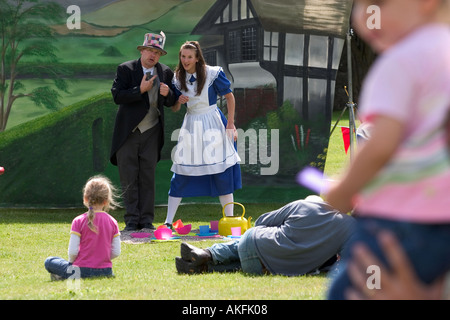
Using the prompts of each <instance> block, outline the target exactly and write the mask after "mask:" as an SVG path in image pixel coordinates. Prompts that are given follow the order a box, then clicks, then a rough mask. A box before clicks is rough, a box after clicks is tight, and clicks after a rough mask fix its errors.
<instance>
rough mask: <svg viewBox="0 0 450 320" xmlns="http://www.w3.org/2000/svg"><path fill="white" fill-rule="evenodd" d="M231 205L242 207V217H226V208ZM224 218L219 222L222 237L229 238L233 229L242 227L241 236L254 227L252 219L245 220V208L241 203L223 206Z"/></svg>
mask: <svg viewBox="0 0 450 320" xmlns="http://www.w3.org/2000/svg"><path fill="white" fill-rule="evenodd" d="M229 204H237V205H240V206H241V207H242V215H241V216H240V217H235V216H229V217H228V216H226V215H225V207H226V206H227V205H229ZM222 214H223V218H222V219H220V220H219V234H220V235H221V236H229V235H231V228H233V227H241V234H244V232H245V231H247V230H248V229H250V228H251V227H252V225H251V221H252V217H249V218H248V220H247V219H245V218H244V214H245V207H244V206H243V205H242V204H241V203H239V202H230V203H227V204H226V205H224V206H223V209H222Z"/></svg>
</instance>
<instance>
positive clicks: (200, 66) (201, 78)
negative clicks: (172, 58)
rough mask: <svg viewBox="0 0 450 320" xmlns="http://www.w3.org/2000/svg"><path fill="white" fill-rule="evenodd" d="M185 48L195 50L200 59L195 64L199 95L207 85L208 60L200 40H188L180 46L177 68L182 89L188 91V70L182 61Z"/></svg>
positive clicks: (197, 93) (176, 71)
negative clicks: (206, 60)
mask: <svg viewBox="0 0 450 320" xmlns="http://www.w3.org/2000/svg"><path fill="white" fill-rule="evenodd" d="M184 49H189V50H194V51H195V56H196V58H197V59H198V62H197V63H196V64H195V72H196V73H197V92H196V95H197V96H199V95H200V93H201V92H202V90H203V87H204V86H205V82H206V62H205V58H204V57H203V52H202V49H201V47H200V44H199V43H198V41H186V42H185V43H183V45H182V46H181V48H180V52H179V53H178V66H177V68H176V70H175V73H176V75H177V78H178V80H179V81H180V84H181V89H182V90H184V91H188V88H187V85H186V70H184V68H183V65H182V63H181V51H183V50H184Z"/></svg>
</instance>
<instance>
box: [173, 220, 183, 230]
mask: <svg viewBox="0 0 450 320" xmlns="http://www.w3.org/2000/svg"><path fill="white" fill-rule="evenodd" d="M172 227H174V228H175V229H178V228H183V227H184V224H183V221H181V219H178V220H177V221H175V222H174V223H173V224H172Z"/></svg>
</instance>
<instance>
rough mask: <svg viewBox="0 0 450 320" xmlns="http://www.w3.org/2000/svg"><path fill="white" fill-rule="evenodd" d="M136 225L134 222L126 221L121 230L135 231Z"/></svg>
mask: <svg viewBox="0 0 450 320" xmlns="http://www.w3.org/2000/svg"><path fill="white" fill-rule="evenodd" d="M137 230H138V227H137V224H135V223H128V224H127V225H126V226H125V228H124V229H123V231H137Z"/></svg>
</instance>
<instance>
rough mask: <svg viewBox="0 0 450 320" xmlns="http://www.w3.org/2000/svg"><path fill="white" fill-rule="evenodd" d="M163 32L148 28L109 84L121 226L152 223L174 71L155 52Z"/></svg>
mask: <svg viewBox="0 0 450 320" xmlns="http://www.w3.org/2000/svg"><path fill="white" fill-rule="evenodd" d="M165 41H166V37H165V35H164V33H163V32H162V31H161V33H160V34H154V33H147V34H146V35H145V38H144V43H143V44H142V46H138V47H137V49H138V50H139V51H140V53H141V56H140V58H139V59H137V60H131V61H127V62H124V63H122V64H120V65H119V66H118V67H117V73H116V77H115V79H114V83H113V85H112V88H111V92H112V95H113V98H114V102H115V103H116V104H118V105H119V109H118V111H117V115H116V122H115V126H114V133H113V138H112V147H111V158H110V161H111V163H112V164H113V165H116V166H117V167H118V169H119V176H120V183H121V186H122V191H123V201H124V204H125V208H126V213H125V216H124V219H125V223H126V227H125V231H133V230H138V229H143V228H147V229H154V226H153V224H152V223H153V219H154V207H155V169H156V164H157V162H158V161H159V159H160V154H161V149H162V147H163V144H164V107H163V106H167V107H171V106H173V105H174V104H175V99H176V98H175V94H174V92H173V90H172V89H171V86H172V78H173V72H172V70H171V69H170V68H169V67H167V66H166V65H164V64H161V63H159V58H160V57H161V56H164V55H166V54H167V52H166V51H165V50H164V44H165Z"/></svg>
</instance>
